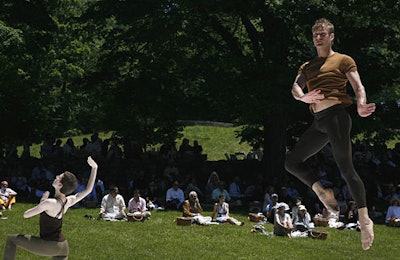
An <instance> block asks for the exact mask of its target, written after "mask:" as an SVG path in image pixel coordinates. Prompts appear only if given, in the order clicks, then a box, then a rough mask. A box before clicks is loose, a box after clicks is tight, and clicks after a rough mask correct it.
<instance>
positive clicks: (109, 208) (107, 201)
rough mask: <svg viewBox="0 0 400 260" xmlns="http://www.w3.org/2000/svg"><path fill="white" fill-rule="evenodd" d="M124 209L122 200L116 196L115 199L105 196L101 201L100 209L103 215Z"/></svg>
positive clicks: (109, 195) (118, 195) (119, 196)
mask: <svg viewBox="0 0 400 260" xmlns="http://www.w3.org/2000/svg"><path fill="white" fill-rule="evenodd" d="M125 208H126V206H125V201H124V198H123V197H122V196H121V195H120V194H117V196H115V198H114V197H113V196H111V194H107V195H105V196H104V197H103V200H102V201H101V209H103V210H104V212H105V213H117V212H120V211H121V210H124V209H125Z"/></svg>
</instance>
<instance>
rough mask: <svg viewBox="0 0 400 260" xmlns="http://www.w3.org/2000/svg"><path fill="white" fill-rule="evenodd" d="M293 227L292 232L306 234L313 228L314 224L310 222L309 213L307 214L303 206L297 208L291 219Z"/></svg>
mask: <svg viewBox="0 0 400 260" xmlns="http://www.w3.org/2000/svg"><path fill="white" fill-rule="evenodd" d="M293 226H294V227H293V230H294V231H300V232H306V231H308V230H310V229H313V228H314V223H313V222H312V221H311V216H310V213H308V212H307V209H306V207H305V206H304V205H299V206H298V211H297V214H296V215H295V216H294V219H293Z"/></svg>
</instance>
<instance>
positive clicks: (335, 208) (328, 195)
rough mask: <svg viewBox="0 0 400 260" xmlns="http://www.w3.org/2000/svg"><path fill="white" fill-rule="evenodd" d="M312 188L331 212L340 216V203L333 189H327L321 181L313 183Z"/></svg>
mask: <svg viewBox="0 0 400 260" xmlns="http://www.w3.org/2000/svg"><path fill="white" fill-rule="evenodd" d="M312 190H313V191H314V192H315V193H316V194H317V196H318V198H319V200H320V201H321V202H322V204H324V206H325V208H326V209H327V210H328V212H329V213H333V214H335V215H337V216H339V205H338V203H337V201H336V198H335V194H334V193H333V190H332V189H325V188H324V186H322V184H321V183H320V182H316V183H314V184H313V185H312Z"/></svg>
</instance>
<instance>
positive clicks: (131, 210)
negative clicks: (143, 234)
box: [127, 190, 151, 221]
mask: <svg viewBox="0 0 400 260" xmlns="http://www.w3.org/2000/svg"><path fill="white" fill-rule="evenodd" d="M127 215H128V220H130V219H131V220H134V221H141V220H146V219H149V217H150V216H151V213H150V211H148V210H147V208H146V200H145V199H144V198H142V197H140V191H139V190H135V191H134V192H133V197H132V198H131V199H130V200H129V202H128V214H127Z"/></svg>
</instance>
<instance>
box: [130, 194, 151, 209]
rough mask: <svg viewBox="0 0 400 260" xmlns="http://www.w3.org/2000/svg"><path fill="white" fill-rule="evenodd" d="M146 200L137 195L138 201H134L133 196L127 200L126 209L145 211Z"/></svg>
mask: <svg viewBox="0 0 400 260" xmlns="http://www.w3.org/2000/svg"><path fill="white" fill-rule="evenodd" d="M146 210H147V208H146V200H145V199H143V198H142V197H139V201H136V200H135V198H131V199H130V200H129V202H128V211H129V212H136V211H140V212H143V211H146Z"/></svg>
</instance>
